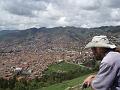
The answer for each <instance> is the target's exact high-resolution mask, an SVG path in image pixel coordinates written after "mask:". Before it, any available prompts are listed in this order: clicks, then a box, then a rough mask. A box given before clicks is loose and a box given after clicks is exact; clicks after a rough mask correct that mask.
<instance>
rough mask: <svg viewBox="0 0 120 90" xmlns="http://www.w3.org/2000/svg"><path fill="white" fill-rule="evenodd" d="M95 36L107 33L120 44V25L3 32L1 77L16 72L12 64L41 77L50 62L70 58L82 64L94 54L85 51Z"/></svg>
mask: <svg viewBox="0 0 120 90" xmlns="http://www.w3.org/2000/svg"><path fill="white" fill-rule="evenodd" d="M95 35H107V36H108V37H109V39H110V40H111V41H113V42H114V43H116V44H117V45H118V46H120V26H104V27H98V28H76V27H54V28H45V27H42V28H30V29H26V30H3V31H0V68H1V69H0V77H1V76H2V77H3V76H7V78H8V75H13V73H12V74H11V72H12V71H13V70H12V67H16V68H17V67H18V68H21V67H22V68H23V69H24V70H30V71H32V73H31V75H30V77H31V78H34V77H36V76H41V74H42V71H44V70H45V69H46V68H47V67H48V65H50V64H52V63H54V62H57V61H61V60H67V61H69V62H74V63H77V64H78V63H81V62H84V61H86V60H91V58H90V56H91V53H89V50H84V46H85V45H86V44H87V43H88V41H90V40H91V38H92V37H93V36H95ZM88 53H89V54H88ZM9 77H10V76H9Z"/></svg>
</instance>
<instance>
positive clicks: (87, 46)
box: [85, 42, 116, 49]
mask: <svg viewBox="0 0 120 90" xmlns="http://www.w3.org/2000/svg"><path fill="white" fill-rule="evenodd" d="M92 47H105V48H111V49H113V48H116V45H114V44H106V43H94V42H89V43H88V44H87V45H86V46H85V48H92Z"/></svg>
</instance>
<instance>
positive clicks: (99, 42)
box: [85, 35, 116, 49]
mask: <svg viewBox="0 0 120 90" xmlns="http://www.w3.org/2000/svg"><path fill="white" fill-rule="evenodd" d="M92 47H105V48H111V49H114V48H116V45H115V44H113V43H112V42H110V41H109V40H108V38H107V36H104V35H100V36H94V37H93V39H92V41H91V42H89V43H88V44H87V45H86V46H85V48H92Z"/></svg>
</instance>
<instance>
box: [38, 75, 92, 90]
mask: <svg viewBox="0 0 120 90" xmlns="http://www.w3.org/2000/svg"><path fill="white" fill-rule="evenodd" d="M87 76H89V75H84V76H81V77H78V78H75V79H72V80H67V81H64V82H62V83H58V84H54V85H51V86H49V87H43V88H40V89H38V90H65V89H66V88H67V87H73V86H75V85H78V84H81V83H82V82H83V80H84V79H85V78H86V77H87ZM86 90H90V89H86Z"/></svg>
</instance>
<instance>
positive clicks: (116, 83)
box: [83, 35, 120, 90]
mask: <svg viewBox="0 0 120 90" xmlns="http://www.w3.org/2000/svg"><path fill="white" fill-rule="evenodd" d="M85 48H91V50H92V52H93V54H94V57H95V58H96V60H102V61H101V64H100V67H99V71H98V73H97V75H90V76H89V77H87V78H86V79H85V80H84V82H83V84H86V85H87V86H91V87H92V89H93V90H120V53H119V52H118V51H117V50H116V45H114V44H113V43H112V42H110V41H109V40H108V38H107V36H103V35H100V36H94V37H93V39H92V41H91V42H89V43H88V44H87V45H86V47H85Z"/></svg>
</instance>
